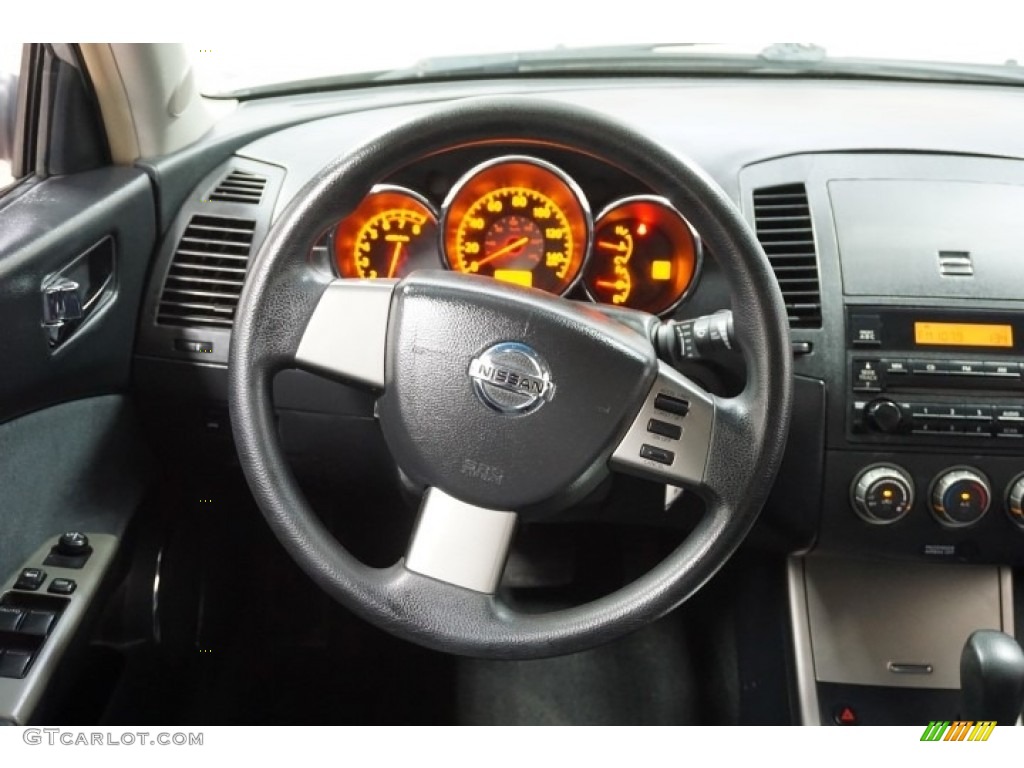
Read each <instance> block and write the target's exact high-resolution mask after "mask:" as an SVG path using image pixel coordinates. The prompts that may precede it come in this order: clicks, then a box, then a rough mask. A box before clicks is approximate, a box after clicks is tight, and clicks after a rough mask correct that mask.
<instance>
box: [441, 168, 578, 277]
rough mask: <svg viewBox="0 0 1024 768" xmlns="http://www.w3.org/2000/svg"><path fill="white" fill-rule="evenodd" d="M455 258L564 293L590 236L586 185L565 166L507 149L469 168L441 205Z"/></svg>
mask: <svg viewBox="0 0 1024 768" xmlns="http://www.w3.org/2000/svg"><path fill="white" fill-rule="evenodd" d="M441 216H442V228H443V231H444V242H445V252H446V257H447V261H448V265H449V266H450V267H451V268H452V269H454V270H456V271H459V272H468V273H473V274H481V275H489V276H491V277H494V278H496V279H498V280H504V281H505V282H510V283H516V284H518V285H525V286H532V287H534V288H541V289H543V290H546V291H550V292H551V293H565V292H566V291H568V290H569V288H571V287H572V285H573V284H574V283H575V282H576V280H577V279H579V276H580V271H581V268H582V266H583V259H584V257H585V256H586V253H587V248H588V245H589V239H590V213H589V210H588V208H587V205H586V202H585V200H584V198H583V195H582V193H581V192H580V191H579V189H578V188H577V187H576V185H575V183H574V182H573V181H572V180H571V179H570V178H569V177H568V176H566V175H565V174H564V173H562V172H561V171H560V170H558V169H557V168H555V167H554V166H552V165H550V164H549V163H545V162H543V161H542V160H537V159H535V158H529V157H503V158H499V159H497V160H492V161H490V162H487V163H484V164H483V165H480V166H478V167H476V168H474V169H473V170H472V171H470V172H469V174H467V175H466V176H465V177H464V178H463V179H462V180H461V181H460V182H459V183H458V184H456V186H455V188H454V189H453V190H452V192H451V194H450V195H449V197H448V200H447V201H446V202H445V204H444V206H443V208H442V214H441Z"/></svg>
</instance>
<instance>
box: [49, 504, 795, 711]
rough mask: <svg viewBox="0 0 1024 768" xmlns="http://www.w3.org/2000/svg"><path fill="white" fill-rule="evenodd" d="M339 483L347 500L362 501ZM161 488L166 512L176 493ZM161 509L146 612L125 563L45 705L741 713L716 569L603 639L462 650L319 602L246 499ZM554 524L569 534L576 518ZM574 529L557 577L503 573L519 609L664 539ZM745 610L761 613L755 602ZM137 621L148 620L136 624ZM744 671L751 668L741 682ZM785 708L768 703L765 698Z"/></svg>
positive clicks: (347, 536) (355, 543) (616, 568)
mask: <svg viewBox="0 0 1024 768" xmlns="http://www.w3.org/2000/svg"><path fill="white" fill-rule="evenodd" d="M355 493H356V491H355V490H353V495H352V496H350V497H348V499H347V502H348V507H349V508H351V507H352V506H353V505H358V504H359V503H360V500H359V499H358V498H357V497H356V496H355V495H354V494H355ZM364 501H365V503H366V504H367V505H370V506H376V507H379V506H380V505H379V500H376V499H366V500H364ZM165 503H170V504H171V505H172V506H175V507H176V509H177V502H175V501H174V500H170V501H169V502H167V501H166V500H165ZM346 519H347V520H349V521H350V522H351V521H353V520H363V519H365V518H364V517H363V516H361V515H346ZM380 522H381V521H380V520H376V521H375V525H374V526H373V527H374V529H375V530H374V534H375V535H376V534H379V531H380ZM173 523H174V524H173V525H172V526H171V530H170V531H168V530H167V528H166V526H165V527H160V526H156V527H157V528H158V529H159V530H158V533H159V536H158V538H159V540H160V546H159V549H160V554H161V559H162V562H161V567H160V573H161V579H160V600H159V605H160V610H159V615H157V614H156V612H152V615H151V611H152V606H151V605H150V603H149V602H148V600H143V601H140V603H139V605H138V606H136V607H132V601H131V600H130V599H129V598H128V597H127V595H128V594H129V593H130V592H131V583H132V576H131V574H130V575H129V577H127V578H125V580H124V581H123V583H122V585H121V587H120V588H119V593H118V594H117V595H115V596H114V597H113V598H112V599H111V603H110V606H109V608H108V610H107V612H106V615H105V616H104V617H103V618H102V623H101V626H100V628H99V629H98V630H97V632H96V638H95V640H94V641H93V642H92V643H91V644H90V646H89V647H88V649H87V650H86V652H85V653H86V657H85V659H84V661H82V662H80V663H79V664H77V665H76V667H75V669H76V670H77V671H76V673H75V675H73V676H72V677H73V682H72V684H71V686H70V695H68V696H66V697H64V699H63V701H64V702H65V703H64V705H63V707H59V708H57V709H56V710H55V711H54V712H53V713H52V715H51V716H50V717H49V718H48V719H49V720H52V721H53V722H59V723H61V724H65V725H70V724H78V725H111V726H115V725H118V726H135V725H140V726H142V725H168V724H173V725H180V726H186V725H188V726H198V725H215V724H247V725H265V724H317V725H394V724H422V725H441V724H467V725H516V724H538V725H540V724H581V725H584V724H585V725H612V724H619V725H670V724H671V725H686V724H714V723H728V722H737V721H738V719H739V718H740V717H741V716H742V713H741V712H740V708H739V703H738V693H737V692H738V690H739V687H740V685H741V680H740V673H741V669H740V665H739V663H738V661H737V646H736V641H735V638H736V636H737V633H736V632H735V628H734V626H733V618H732V616H733V610H732V608H731V607H730V606H731V604H732V603H733V598H732V597H731V595H732V594H733V593H735V591H736V590H735V589H733V588H732V587H730V586H729V584H730V582H731V581H733V580H732V579H730V578H725V579H722V578H721V577H719V578H718V579H716V581H717V582H720V583H721V584H722V586H721V587H720V588H718V589H711V590H708V589H705V590H704V591H702V593H700V594H699V595H698V596H697V598H696V599H695V600H692V601H690V602H689V603H687V604H686V605H685V606H683V608H681V609H678V610H676V611H675V612H673V613H671V614H669V615H668V616H666V617H665V618H663V619H661V620H659V621H657V622H655V623H653V624H651V625H649V626H647V627H644V628H641V629H639V630H637V631H635V632H633V633H632V634H630V635H627V636H625V637H623V638H621V639H619V640H617V641H615V642H612V643H609V644H607V645H605V646H601V647H598V648H595V649H592V650H588V651H584V652H581V653H577V654H573V655H569V656H563V657H558V658H551V659H542V660H534V661H491V660H478V659H468V658H458V657H454V656H451V655H447V654H443V653H439V652H435V651H431V650H427V649H424V648H421V647H419V646H415V645H412V644H410V643H407V642H405V641H403V640H399V639H397V638H394V637H392V636H390V635H388V634H386V633H384V632H382V631H381V630H378V629H377V628H375V627H373V626H371V625H370V624H368V623H366V622H365V621H363V620H361V619H359V618H357V617H356V616H354V615H353V614H352V613H350V612H349V611H347V610H346V609H345V608H343V607H341V606H339V605H337V604H336V603H334V602H333V601H332V600H331V599H330V598H328V597H327V596H326V595H325V594H324V593H323V592H322V591H321V590H320V589H319V588H318V587H317V586H316V585H314V584H313V583H312V582H311V581H310V580H309V579H308V577H306V575H305V574H304V573H302V572H301V571H300V570H299V569H298V567H297V566H296V565H295V564H294V563H293V562H292V561H291V560H290V558H289V557H288V556H287V555H286V554H285V553H284V551H283V549H282V548H281V547H280V545H279V544H278V542H277V541H276V540H275V539H274V538H273V536H272V535H271V534H270V532H269V530H268V529H267V526H266V525H265V523H264V522H263V520H262V518H261V517H259V515H258V512H255V511H254V509H252V508H251V507H249V506H248V505H245V504H242V505H225V509H224V510H222V511H221V512H220V513H219V514H217V515H210V514H209V510H208V509H206V508H205V507H203V506H197V507H195V508H194V509H191V510H189V511H188V512H187V513H185V514H182V513H181V510H180V509H177V511H176V516H175V517H174V518H173ZM331 525H332V527H335V529H336V535H338V536H339V539H342V540H345V541H346V543H348V544H349V545H350V546H351V547H356V548H361V547H364V545H363V543H361V541H369V540H372V539H374V536H370V537H368V538H367V539H365V540H364V539H363V534H362V533H361V532H360V531H359V528H360V525H355V526H352V525H349V524H348V523H341V524H338V523H336V522H332V523H331ZM338 525H340V527H341V528H342V529H345V530H338V529H337V526H338ZM409 525H411V518H410V519H409V520H402V521H395V522H394V523H393V527H394V528H395V529H396V531H397V532H398V533H397V534H396V537H395V538H396V540H400V541H404V540H405V531H406V529H407V527H408V526H409ZM568 530H569V531H571V533H572V536H571V537H570V538H579V536H580V534H581V531H580V530H577V529H572V528H570V529H568ZM583 531H584V532H586V535H587V536H588V537H589V539H590V541H589V542H588V543H589V544H590V547H589V551H590V554H589V556H588V558H585V559H584V560H583V561H581V562H580V563H577V565H576V570H577V572H578V574H577V575H579V574H582V576H580V578H576V579H574V580H573V581H572V583H570V584H568V585H562V586H560V587H540V588H536V587H535V588H518V589H515V590H512V591H510V592H509V593H508V595H507V596H506V599H508V600H510V601H513V602H514V604H515V607H516V608H517V609H519V610H524V611H541V610H549V609H551V608H557V607H559V606H564V605H569V604H574V603H579V602H582V601H585V600H587V599H590V598H592V597H594V596H595V594H600V593H601V592H602V591H607V589H608V588H610V586H612V585H613V582H614V579H611V580H609V581H607V583H601V582H602V580H604V576H605V575H607V574H610V573H614V574H616V577H617V578H620V579H626V580H628V579H629V578H630V573H632V572H642V571H643V570H646V568H647V567H649V565H650V563H649V562H648V561H649V559H650V558H651V557H658V556H659V555H658V552H659V551H662V550H664V548H665V546H669V543H666V542H665V541H663V539H666V538H667V540H668V542H671V540H672V537H666V535H665V533H664V532H663V531H657V530H637V531H627V530H624V529H623V528H622V527H611V528H610V529H608V530H604V529H602V528H600V527H599V528H597V529H594V530H591V529H583ZM547 533H548V532H547V531H545V534H547ZM563 533H565V532H563ZM555 538H558V537H557V536H555ZM137 539H138V541H137V542H136V543H135V545H134V546H135V550H136V551H137V553H138V554H137V557H136V559H137V560H139V559H141V560H144V561H148V560H150V559H152V558H151V557H150V556H149V555H146V554H145V550H146V546H145V544H144V542H143V540H144V539H145V535H140V536H138V537H137ZM652 541H653V544H652ZM140 542H143V543H140ZM151 548H152V547H151ZM371 549H372V547H371V548H369V549H367V548H363V549H362V551H360V552H359V554H360V556H362V557H363V558H364V559H365V560H367V561H368V562H373V561H374V560H377V561H378V562H380V563H385V562H391V561H393V560H392V559H391V558H393V556H394V554H395V553H394V552H390V551H384V550H386V549H387V547H384V548H383V549H380V550H378V551H376V552H373V551H370V550H371ZM225 553H231V554H230V557H229V556H226V555H225ZM136 571H141V572H142V575H141V578H139V579H138V580H139V582H140V584H141V587H140V589H138V590H137V591H139V592H140V593H145V592H146V590H147V589H148V588H149V586H150V585H151V584H152V575H151V574H148V572H146V570H145V569H144V568H140V567H139V566H138V564H137V563H136V564H135V565H134V566H133V567H132V573H135V572H136ZM597 574H600V575H597ZM744 583H746V581H744ZM595 590H596V592H595ZM754 599H755V600H756V599H757V597H756V596H755V597H754ZM762 602H764V601H762ZM772 610H774V608H772ZM133 614H138V615H137V616H136V617H135V618H132V615H133ZM749 620H750V621H754V622H759V621H760V622H762V623H763V617H758V616H756V615H755V614H753V613H752V614H751V615H750V617H749ZM153 621H156V624H157V626H156V627H155V628H154V631H153V632H152V633H150V632H148V631H147V630H145V629H143V630H139V629H138V628H139V627H143V628H145V627H148V626H150V624H149V623H150V622H153ZM133 627H135V628H136V629H134V630H133V629H132V628H133ZM157 637H158V638H159V641H157ZM773 664H774V661H773V660H771V659H769V662H768V666H772V665H773ZM774 666H776V667H777V666H778V665H774ZM757 674H758V675H760V674H761V673H757ZM770 674H774V673H770ZM780 674H781V673H780ZM759 683H763V675H762V676H761V677H760V678H757V679H754V680H753V683H752V684H751V683H748V684H746V685H747V687H754V688H756V687H757V685H758V684H759ZM784 708H785V707H784V706H783V707H781V708H779V707H778V706H777V701H770V702H768V706H767V711H770V712H775V710H780V711H781V710H784ZM768 717H778V718H781V719H783V720H784V718H785V715H784V714H781V715H780V714H769V715H768ZM762 718H763V716H762V715H758V714H756V713H755V714H753V715H750V716H748V719H750V720H753V721H755V722H757V721H761V720H762Z"/></svg>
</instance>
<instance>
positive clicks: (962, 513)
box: [931, 467, 992, 528]
mask: <svg viewBox="0 0 1024 768" xmlns="http://www.w3.org/2000/svg"><path fill="white" fill-rule="evenodd" d="M991 501H992V487H991V486H990V485H989V483H988V480H987V479H986V478H985V476H984V475H983V474H981V472H979V471H978V470H976V469H973V468H971V467H954V468H952V469H949V470H947V471H945V472H943V473H942V474H941V475H939V476H938V477H937V478H935V480H934V482H933V483H932V493H931V505H932V513H933V514H934V515H935V519H936V520H938V521H939V523H941V524H942V525H945V526H949V527H950V528H964V527H967V526H969V525H974V524H975V523H977V522H978V521H979V520H981V518H982V517H984V516H985V513H986V512H988V507H989V504H990V503H991Z"/></svg>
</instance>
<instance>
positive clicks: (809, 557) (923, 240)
mask: <svg viewBox="0 0 1024 768" xmlns="http://www.w3.org/2000/svg"><path fill="white" fill-rule="evenodd" d="M743 181H744V186H745V187H747V188H748V189H750V190H755V189H757V188H759V187H765V186H771V185H780V184H790V185H792V184H803V185H804V187H805V188H806V192H807V199H808V207H809V209H810V211H811V218H812V223H813V230H814V240H815V246H816V248H817V256H818V266H819V271H820V281H821V318H822V323H821V329H820V331H818V330H815V331H806V330H799V329H794V333H793V336H794V340H798V341H801V342H805V343H807V344H810V345H812V346H813V348H814V355H813V356H812V357H809V358H806V359H804V360H798V361H797V362H796V366H795V368H796V371H797V373H798V375H799V374H803V375H808V376H816V377H820V378H821V379H822V380H823V381H824V382H825V385H826V388H827V392H828V401H829V402H828V424H827V432H826V436H825V446H826V447H825V465H824V477H823V478H822V483H821V486H820V505H819V519H818V525H817V538H816V540H815V542H814V544H813V545H812V546H811V547H810V548H808V549H807V551H805V552H803V553H802V554H800V555H799V556H795V557H793V558H792V559H791V561H790V566H789V598H790V608H791V621H792V630H793V644H794V649H795V660H796V668H797V673H798V674H797V677H798V685H799V691H800V716H801V719H802V721H803V722H805V723H813V724H817V723H822V724H836V725H854V724H897V723H906V724H920V725H922V726H923V725H925V724H927V722H928V720H929V719H936V720H955V719H957V718H958V716H959V713H960V711H961V693H960V680H959V659H960V653H961V650H962V649H963V647H964V643H965V642H966V641H967V639H968V637H970V636H971V634H972V633H973V632H974V631H975V630H979V629H993V630H1002V631H1004V632H1008V633H1011V634H1012V633H1013V632H1014V617H1013V587H1012V569H1013V568H1014V567H1021V566H1024V282H1022V280H1021V276H1020V263H1021V262H1020V259H1019V255H1018V254H1019V249H1020V243H1021V241H1022V239H1024V225H1022V223H1021V222H1022V221H1024V220H1022V219H1021V218H1020V216H1019V211H1020V210H1022V207H1024V163H1021V162H1019V161H1010V160H999V159H994V158H977V157H971V158H969V157H952V156H947V155H939V154H936V155H921V156H909V155H900V154H898V153H892V154H887V155H881V154H880V155H858V156H852V155H843V154H835V155H820V156H814V157H812V156H803V157H793V158H784V159H780V160H775V161H771V162H768V163H764V164H761V165H759V166H755V167H751V168H749V169H747V170H746V171H745V173H744V179H743ZM796 408H798V409H799V408H800V403H799V402H797V403H796ZM808 482H810V479H808Z"/></svg>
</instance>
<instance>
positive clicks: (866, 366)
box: [850, 359, 882, 392]
mask: <svg viewBox="0 0 1024 768" xmlns="http://www.w3.org/2000/svg"><path fill="white" fill-rule="evenodd" d="M880 369H881V364H880V363H879V361H878V360H862V359H857V360H854V361H853V369H852V371H851V374H850V378H851V380H852V381H853V391H854V392H881V391H882V378H881V376H880V375H879V372H880Z"/></svg>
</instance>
